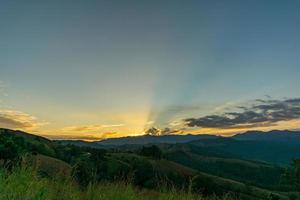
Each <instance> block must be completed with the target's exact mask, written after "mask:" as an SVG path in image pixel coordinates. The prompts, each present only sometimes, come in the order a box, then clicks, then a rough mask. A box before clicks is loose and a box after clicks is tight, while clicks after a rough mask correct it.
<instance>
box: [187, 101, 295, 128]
mask: <svg viewBox="0 0 300 200" xmlns="http://www.w3.org/2000/svg"><path fill="white" fill-rule="evenodd" d="M238 108H239V109H240V110H241V112H225V113H223V114H219V115H217V114H216V115H208V116H204V117H200V118H188V119H185V120H184V121H185V123H186V125H187V126H188V127H201V128H253V127H264V126H272V125H276V123H278V122H281V121H289V120H294V119H299V118H300V99H286V100H270V99H269V100H264V99H257V100H256V101H255V102H254V104H253V105H252V106H239V107H238Z"/></svg>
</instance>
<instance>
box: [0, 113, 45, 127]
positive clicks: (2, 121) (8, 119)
mask: <svg viewBox="0 0 300 200" xmlns="http://www.w3.org/2000/svg"><path fill="white" fill-rule="evenodd" d="M45 124H46V123H45V122H39V121H38V120H37V118H36V117H34V116H32V115H29V114H27V113H24V112H20V111H15V110H0V127H3V128H13V129H35V128H38V127H40V126H42V125H45Z"/></svg>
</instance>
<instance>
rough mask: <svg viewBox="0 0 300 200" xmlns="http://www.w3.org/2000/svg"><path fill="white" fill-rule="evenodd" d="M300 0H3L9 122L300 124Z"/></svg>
mask: <svg viewBox="0 0 300 200" xmlns="http://www.w3.org/2000/svg"><path fill="white" fill-rule="evenodd" d="M299 10H300V1H297V0H295V1H292V0H287V1H274V0H264V1H262V0H251V1H250V0H249V1H237V0H236V1H232V0H226V1H224V0H218V1H217V0H210V1H200V0H191V1H176V0H170V1H167V0H165V1H162V0H157V1H156V0H151V1H141V0H135V1H131V0H126V1H125V0H118V1H117V0H109V1H100V0H99V1H96V0H95V1H67V0H66V1H64V0H51V1H30V0H28V1H9V0H7V1H5V0H4V1H1V2H0V127H3V128H11V129H21V130H25V131H28V132H31V133H35V134H39V135H43V136H46V137H49V138H52V139H83V140H99V139H104V138H109V137H120V136H128V135H132V136H133V135H141V134H145V133H146V132H147V130H148V129H149V128H151V127H156V128H157V129H159V134H187V133H191V134H199V133H209V134H218V135H232V134H234V133H238V132H244V131H247V130H272V129H291V130H300V88H299V86H300V37H299V36H300V12H299Z"/></svg>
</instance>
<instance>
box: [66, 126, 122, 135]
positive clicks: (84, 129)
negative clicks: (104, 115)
mask: <svg viewBox="0 0 300 200" xmlns="http://www.w3.org/2000/svg"><path fill="white" fill-rule="evenodd" d="M121 126H124V124H104V125H83V126H68V127H64V128H62V129H61V131H62V132H82V133H84V132H95V131H100V130H102V129H104V128H114V127H121Z"/></svg>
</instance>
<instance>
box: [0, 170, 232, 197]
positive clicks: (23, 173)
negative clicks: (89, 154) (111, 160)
mask: <svg viewBox="0 0 300 200" xmlns="http://www.w3.org/2000/svg"><path fill="white" fill-rule="evenodd" d="M0 191H1V192H0V199H1V200H20V199H22V200H102V199H103V200H110V199H113V200H123V199H124V200H135V199H136V200H140V199H145V200H154V199H161V200H173V199H174V200H177V199H178V200H194V199H199V200H200V199H203V200H204V199H205V200H219V199H222V200H231V199H233V198H231V197H229V196H224V197H223V198H217V197H210V198H202V197H201V196H198V195H195V194H191V193H188V192H180V191H175V190H174V191H160V192H156V191H152V190H141V189H137V188H136V187H134V186H132V185H131V184H127V183H122V182H118V183H98V184H95V185H89V186H88V187H86V188H81V187H79V186H78V185H77V184H76V183H74V182H73V181H72V180H68V179H66V180H62V179H49V178H42V177H40V176H38V174H37V173H36V172H35V171H34V170H32V169H29V168H17V169H15V170H13V172H10V173H8V172H7V171H6V170H4V169H0Z"/></svg>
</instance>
